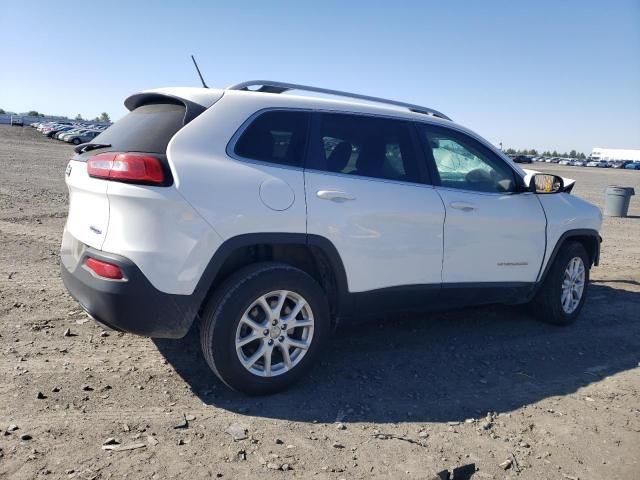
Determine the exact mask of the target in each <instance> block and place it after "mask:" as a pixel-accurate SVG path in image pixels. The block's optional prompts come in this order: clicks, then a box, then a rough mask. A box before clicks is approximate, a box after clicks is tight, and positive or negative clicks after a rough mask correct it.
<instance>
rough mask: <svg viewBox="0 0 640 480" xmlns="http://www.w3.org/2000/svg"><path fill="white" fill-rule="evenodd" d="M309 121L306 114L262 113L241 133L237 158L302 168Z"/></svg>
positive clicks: (236, 148) (236, 151)
mask: <svg viewBox="0 0 640 480" xmlns="http://www.w3.org/2000/svg"><path fill="white" fill-rule="evenodd" d="M308 118H309V116H308V114H307V113H305V112H295V111H272V112H266V113H263V114H262V115H260V116H259V117H258V118H256V119H255V120H254V121H253V122H252V123H251V125H249V126H248V127H247V129H246V130H245V131H244V132H243V133H242V136H241V137H240V139H239V140H238V143H236V147H235V150H234V151H235V154H236V155H238V156H240V157H244V158H250V159H253V160H262V161H264V162H271V163H277V164H280V165H291V166H301V165H302V159H303V156H304V147H305V143H306V138H307V125H308Z"/></svg>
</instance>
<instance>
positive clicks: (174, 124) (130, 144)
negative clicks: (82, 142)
mask: <svg viewBox="0 0 640 480" xmlns="http://www.w3.org/2000/svg"><path fill="white" fill-rule="evenodd" d="M185 113H186V108H185V106H184V105H182V104H178V103H153V104H148V105H142V106H140V107H138V108H136V109H135V110H133V111H131V112H129V113H128V114H127V115H125V116H124V117H122V118H121V119H120V120H118V121H117V122H116V123H114V124H113V125H111V126H110V127H109V128H108V129H106V130H105V131H104V132H102V133H101V134H100V135H98V136H97V137H95V138H94V139H93V140H92V142H94V143H104V144H110V145H111V148H110V149H109V150H114V151H121V152H147V153H161V154H164V153H166V151H167V145H168V144H169V141H170V140H171V139H172V138H173V136H174V135H175V134H176V133H177V132H178V130H180V129H181V128H182V127H183V125H184V117H185Z"/></svg>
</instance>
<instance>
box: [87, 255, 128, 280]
mask: <svg viewBox="0 0 640 480" xmlns="http://www.w3.org/2000/svg"><path fill="white" fill-rule="evenodd" d="M84 264H85V265H86V266H87V268H89V269H90V270H91V271H93V273H95V274H96V275H97V276H99V277H103V278H109V279H111V280H122V279H123V278H124V275H123V274H122V270H120V267H119V266H117V265H114V264H113V263H108V262H103V261H102V260H96V259H95V258H91V257H89V258H87V260H86V261H85V262H84Z"/></svg>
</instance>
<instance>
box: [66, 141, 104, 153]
mask: <svg viewBox="0 0 640 480" xmlns="http://www.w3.org/2000/svg"><path fill="white" fill-rule="evenodd" d="M110 146H111V144H110V143H83V144H81V145H78V146H77V147H76V148H74V149H73V151H74V152H76V153H84V152H88V151H90V150H95V149H96V148H107V147H110Z"/></svg>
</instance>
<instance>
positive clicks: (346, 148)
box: [327, 142, 352, 172]
mask: <svg viewBox="0 0 640 480" xmlns="http://www.w3.org/2000/svg"><path fill="white" fill-rule="evenodd" d="M351 152H352V147H351V144H350V143H349V142H340V143H339V144H338V145H336V146H335V147H334V149H333V151H332V152H331V153H330V154H329V158H327V170H329V171H330V172H343V171H344V169H345V168H346V167H347V164H348V163H349V159H350V158H351Z"/></svg>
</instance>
